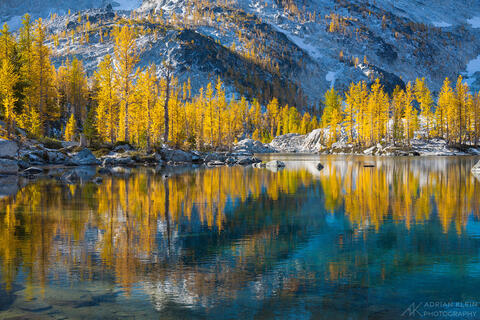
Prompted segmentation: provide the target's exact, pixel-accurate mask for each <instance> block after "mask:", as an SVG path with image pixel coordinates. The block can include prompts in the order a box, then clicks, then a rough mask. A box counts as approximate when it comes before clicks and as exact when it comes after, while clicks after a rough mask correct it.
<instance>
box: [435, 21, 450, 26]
mask: <svg viewBox="0 0 480 320" xmlns="http://www.w3.org/2000/svg"><path fill="white" fill-rule="evenodd" d="M432 24H433V25H434V26H435V27H437V28H448V27H451V26H452V25H451V24H450V23H448V22H445V21H434V22H432Z"/></svg>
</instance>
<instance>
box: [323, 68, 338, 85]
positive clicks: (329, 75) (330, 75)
mask: <svg viewBox="0 0 480 320" xmlns="http://www.w3.org/2000/svg"><path fill="white" fill-rule="evenodd" d="M336 79H337V72H336V71H328V73H327V75H326V76H325V80H327V81H328V82H330V88H333V87H334V86H335V80H336Z"/></svg>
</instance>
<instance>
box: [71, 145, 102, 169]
mask: <svg viewBox="0 0 480 320" xmlns="http://www.w3.org/2000/svg"><path fill="white" fill-rule="evenodd" d="M70 163H71V164H73V165H77V166H88V165H96V164H99V163H100V161H98V160H97V158H96V157H95V156H94V155H93V153H92V151H90V149H87V148H85V149H83V150H81V151H79V152H77V153H74V154H73V155H72V157H71V159H70Z"/></svg>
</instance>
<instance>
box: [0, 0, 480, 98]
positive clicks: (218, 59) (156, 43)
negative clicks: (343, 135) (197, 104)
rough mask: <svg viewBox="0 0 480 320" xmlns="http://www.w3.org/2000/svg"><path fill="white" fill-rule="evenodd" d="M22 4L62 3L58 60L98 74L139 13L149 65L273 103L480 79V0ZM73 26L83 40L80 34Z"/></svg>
mask: <svg viewBox="0 0 480 320" xmlns="http://www.w3.org/2000/svg"><path fill="white" fill-rule="evenodd" d="M18 2H19V1H18V0H7V1H3V2H2V3H1V4H0V20H1V21H2V22H9V23H11V24H12V25H14V24H15V23H12V22H16V24H17V27H18V20H19V19H18V17H19V16H21V15H22V14H24V13H26V12H27V11H28V12H31V13H32V14H33V16H34V17H42V16H43V17H48V16H49V15H50V14H52V13H57V14H58V15H56V16H52V17H51V18H50V19H48V22H47V24H48V27H49V31H50V32H51V33H52V34H57V35H60V39H59V43H58V45H56V46H55V45H54V41H53V40H52V41H51V44H52V48H54V54H55V61H56V63H57V65H59V64H61V63H62V61H64V60H65V59H66V58H68V57H72V56H77V57H78V58H80V59H82V60H83V61H84V64H85V66H86V67H87V69H88V70H89V72H90V74H91V73H92V72H93V70H94V69H95V67H96V66H97V64H98V62H99V61H100V60H101V58H102V57H103V56H104V55H105V54H106V53H112V50H113V44H112V41H111V39H110V38H108V37H103V34H102V37H100V32H104V33H106V32H107V31H109V30H111V29H112V28H113V26H114V25H116V24H119V23H122V22H125V21H124V20H122V17H124V18H126V17H130V18H133V19H134V21H135V24H136V25H138V26H139V27H140V28H141V29H143V30H144V32H142V33H140V34H139V38H138V41H137V42H138V45H139V48H140V50H141V63H140V65H141V66H145V65H147V64H149V63H151V62H155V63H156V64H157V65H161V64H162V61H164V60H165V59H167V58H168V59H171V61H173V64H174V66H175V72H176V74H177V75H178V77H179V78H180V81H185V80H186V79H187V78H190V79H191V81H192V86H193V88H194V90H195V89H198V88H200V87H201V86H204V85H205V84H206V82H208V81H211V80H213V79H215V78H216V77H217V76H220V77H221V78H222V79H223V80H224V81H225V82H226V84H227V85H228V88H229V90H230V93H232V94H237V95H238V94H244V95H246V96H248V97H250V98H253V97H256V98H258V99H259V100H261V101H262V102H265V101H267V100H268V99H270V98H271V97H272V96H277V97H278V98H279V99H280V101H281V102H282V103H289V104H294V105H296V106H299V107H307V106H310V107H311V106H316V105H318V103H319V101H320V99H321V97H322V95H323V93H324V92H325V90H326V89H328V88H329V87H331V86H333V85H334V86H335V88H337V89H339V90H343V89H345V88H346V87H347V86H348V84H349V83H350V82H351V81H358V80H366V81H372V79H374V78H376V77H380V78H381V79H382V82H383V84H384V85H385V86H386V88H387V90H389V91H391V90H393V88H394V87H395V86H396V85H403V84H404V83H405V82H407V81H411V80H414V79H415V78H416V77H426V79H427V82H428V84H429V86H430V87H431V89H432V90H434V91H435V92H438V90H439V89H440V87H441V85H442V82H443V79H444V78H445V77H447V76H448V77H450V78H456V77H457V76H458V75H459V74H462V75H464V77H465V78H466V79H467V81H468V83H469V84H470V85H471V86H472V87H473V88H474V89H477V90H478V89H480V77H479V79H478V80H477V76H480V14H477V15H476V12H480V11H479V9H480V3H479V2H472V1H467V0H460V1H455V0H435V1H426V0H417V1H409V0H376V1H365V0H336V1H331V0H303V1H301V0H266V1H257V0H237V1H233V0H232V1H228V0H225V1H213V2H208V1H199V0H198V1H185V0H143V1H142V2H141V1H137V0H121V1H119V0H117V1H110V0H97V1H95V0H83V1H79V2H75V4H73V3H72V2H69V1H61V0H46V1H42V6H39V5H38V3H37V1H35V0H31V1H28V2H25V1H21V2H22V6H19V3H18ZM39 8H41V9H39ZM68 8H70V9H71V13H70V14H67V12H68ZM78 10H81V11H80V12H77V11H78ZM130 10H132V11H130ZM79 15H80V16H81V18H80V20H81V21H82V22H81V23H79V22H78V21H79ZM86 19H88V21H89V22H90V24H91V27H90V29H89V31H88V33H89V43H86V42H83V43H82V41H81V38H82V32H84V31H80V32H79V30H84V23H85V21H86ZM14 20H15V21H14ZM13 27H15V26H13ZM82 28H83V29H82ZM72 32H73V33H74V34H75V35H74V38H75V41H71V39H70V38H71V37H70V36H69V35H70V34H71V33H72ZM62 35H64V36H63V37H62ZM161 72H162V71H161V69H159V73H161Z"/></svg>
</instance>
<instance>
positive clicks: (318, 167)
mask: <svg viewBox="0 0 480 320" xmlns="http://www.w3.org/2000/svg"><path fill="white" fill-rule="evenodd" d="M316 168H317V170H318V171H321V170H322V169H323V168H324V167H323V164H321V163H320V162H319V163H317V165H316Z"/></svg>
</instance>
